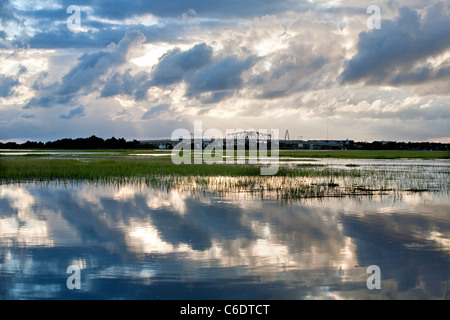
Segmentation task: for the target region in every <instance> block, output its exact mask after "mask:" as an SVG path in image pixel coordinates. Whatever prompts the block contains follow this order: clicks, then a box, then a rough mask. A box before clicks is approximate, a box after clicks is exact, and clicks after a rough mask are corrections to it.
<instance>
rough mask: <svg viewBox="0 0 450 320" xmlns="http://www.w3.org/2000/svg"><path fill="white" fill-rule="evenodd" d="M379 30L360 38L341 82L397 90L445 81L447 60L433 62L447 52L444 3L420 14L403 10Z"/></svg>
mask: <svg viewBox="0 0 450 320" xmlns="http://www.w3.org/2000/svg"><path fill="white" fill-rule="evenodd" d="M382 26H383V27H382V28H381V30H374V31H370V32H362V33H361V34H360V36H359V42H358V54H357V55H356V56H355V57H353V58H352V59H351V60H350V61H349V62H348V64H347V66H346V69H345V71H344V72H343V74H342V79H343V81H344V82H355V81H360V80H363V81H366V82H367V83H369V84H390V85H395V86H397V85H401V84H418V83H423V82H425V81H427V80H433V79H445V78H446V81H448V75H449V74H448V71H449V68H450V64H449V61H448V59H445V60H443V61H442V62H440V61H436V60H437V59H438V58H439V56H440V55H443V54H445V52H446V51H447V50H448V49H449V48H450V33H449V30H450V16H449V15H448V11H447V6H446V4H445V3H443V2H439V3H436V4H434V5H431V6H428V7H426V8H424V10H423V13H422V14H420V13H418V12H417V11H415V10H412V9H410V8H408V7H403V8H401V9H400V12H399V16H398V17H397V19H396V20H394V21H390V20H387V21H383V22H382Z"/></svg>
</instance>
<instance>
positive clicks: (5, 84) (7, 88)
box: [0, 74, 19, 98]
mask: <svg viewBox="0 0 450 320" xmlns="http://www.w3.org/2000/svg"><path fill="white" fill-rule="evenodd" d="M18 84H19V81H18V80H17V79H15V78H14V77H8V76H4V75H1V74H0V97H2V98H6V97H8V96H10V95H12V94H13V93H14V87H15V86H17V85H18Z"/></svg>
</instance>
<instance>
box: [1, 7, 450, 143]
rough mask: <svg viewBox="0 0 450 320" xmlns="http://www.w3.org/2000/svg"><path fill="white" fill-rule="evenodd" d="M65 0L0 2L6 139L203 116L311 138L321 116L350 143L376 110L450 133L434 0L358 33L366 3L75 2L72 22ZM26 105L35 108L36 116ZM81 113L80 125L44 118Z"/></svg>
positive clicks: (444, 35)
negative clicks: (72, 23) (76, 16)
mask: <svg viewBox="0 0 450 320" xmlns="http://www.w3.org/2000/svg"><path fill="white" fill-rule="evenodd" d="M72 4H74V3H73V1H71V0H52V1H45V0H33V1H32V2H27V1H22V0H20V1H18V0H14V1H12V0H11V1H8V0H6V1H3V2H1V4H0V13H1V15H0V20H1V22H0V60H1V61H0V74H3V76H0V98H2V99H0V100H2V101H3V102H5V103H4V104H3V105H1V106H0V113H2V116H1V117H0V133H1V135H2V136H8V137H12V138H13V136H14V135H15V134H18V135H23V134H25V133H28V134H31V132H34V133H33V134H35V135H40V134H42V135H43V134H46V135H47V136H50V135H53V137H54V138H59V137H58V132H59V133H61V132H66V131H65V130H66V129H67V128H69V127H70V128H71V129H70V130H71V131H70V132H71V133H73V134H74V135H75V136H80V135H84V134H85V132H86V131H89V133H92V134H95V133H96V132H98V131H97V130H100V129H98V128H100V127H101V130H102V132H104V133H105V134H106V136H111V135H112V134H114V135H117V136H118V135H121V136H123V135H125V132H126V133H128V134H130V137H131V138H135V137H133V135H139V136H140V137H143V138H149V137H152V136H153V137H156V136H161V134H162V133H160V132H159V131H164V134H163V135H164V136H166V135H167V134H168V136H170V133H171V131H172V130H173V129H174V126H176V127H179V125H180V122H181V121H183V124H185V127H188V126H189V125H190V122H192V121H194V120H204V121H211V123H214V124H217V126H218V125H219V124H218V123H220V125H222V126H223V127H221V129H225V128H227V127H228V128H230V127H234V126H236V125H240V126H242V127H247V126H249V125H250V126H256V127H261V126H263V127H264V126H278V127H279V128H280V129H282V130H284V129H285V128H287V127H290V129H291V130H292V131H293V130H294V129H292V128H296V130H297V133H295V132H292V135H296V134H297V135H303V136H304V137H305V138H308V133H310V135H309V137H310V138H318V137H321V136H323V135H322V134H321V132H322V131H321V130H322V129H320V128H321V125H322V123H323V119H324V118H325V117H327V118H329V119H330V121H332V120H335V121H337V122H339V125H340V128H341V131H342V135H347V137H349V138H354V139H357V138H358V137H359V136H360V133H361V132H364V131H366V132H369V129H368V128H369V127H368V126H367V124H368V123H370V121H371V120H374V121H379V122H381V121H383V123H385V127H383V128H384V129H383V130H385V131H386V135H388V127H389V126H390V125H391V126H393V127H395V129H396V131H394V130H393V129H392V130H391V132H393V133H394V134H395V135H397V136H402V137H406V136H408V135H412V133H411V134H410V133H409V132H407V131H408V130H410V129H409V128H410V127H409V126H408V124H410V123H411V122H414V121H417V124H416V126H415V128H416V129H417V128H418V127H419V126H420V124H422V125H423V127H424V128H423V129H421V131H420V132H422V133H423V136H424V137H426V132H431V133H432V134H433V136H436V134H435V133H434V132H433V130H435V129H436V128H439V129H436V130H439V131H440V132H439V134H438V136H442V137H448V136H449V135H450V132H449V131H448V130H449V129H448V128H447V127H448V123H447V125H446V126H445V123H444V124H442V123H443V122H445V121H447V122H448V118H449V117H450V115H449V114H448V112H447V111H446V110H447V109H446V106H448V99H449V92H450V82H449V81H448V80H447V79H448V78H449V75H450V62H449V58H448V57H449V54H450V53H449V49H450V46H449V43H450V40H449V33H448V30H450V24H449V15H448V8H447V6H446V4H445V3H444V2H442V0H441V1H436V0H411V1H410V0H408V1H406V0H398V1H391V0H381V1H380V2H379V4H378V5H379V6H380V7H381V9H382V18H383V21H382V29H381V30H367V28H366V20H367V18H368V17H369V15H367V12H366V9H367V6H368V3H367V1H361V0H352V1H345V2H344V1H333V2H329V1H328V2H324V1H306V0H305V1H297V0H282V1H275V0H273V1H272V0H269V1H264V5H261V1H258V0H249V1H241V0H230V1H209V0H175V1H169V2H161V1H144V0H137V1H135V2H133V5H130V2H129V1H125V0H117V1H114V3H112V2H111V1H109V0H98V1H94V2H93V1H88V0H78V1H77V3H76V4H77V5H79V6H80V7H81V11H82V12H81V14H82V28H81V30H79V31H78V32H72V31H71V30H69V29H68V28H67V26H66V20H67V18H68V17H69V15H68V14H67V12H66V8H67V7H68V6H69V5H72ZM21 66H22V71H21ZM368 85H370V86H368ZM409 97H411V98H414V99H416V100H414V99H413V100H414V101H415V102H411V101H412V100H411V101H410V100H408V98H409ZM5 98H6V99H5ZM84 106H89V107H88V108H89V109H91V108H92V109H94V108H95V112H89V113H87V112H85V111H86V109H85V108H84ZM150 106H152V107H150ZM21 108H25V109H30V108H35V110H33V116H34V117H31V116H27V115H23V113H24V112H23V110H22V109H21ZM169 110H170V112H168V111H169ZM77 117H83V126H84V127H83V128H81V127H80V126H75V124H73V121H55V124H59V125H60V127H59V129H58V128H57V127H55V126H48V121H49V120H48V119H50V118H52V119H54V120H58V119H62V120H68V119H76V118H77ZM55 118H56V119H55ZM439 118H440V119H441V120H438V119H439ZM167 119H171V120H170V121H169V120H167ZM142 120H145V121H142ZM355 120H358V121H355ZM402 120H403V121H405V124H403V125H402V126H399V125H398V123H399V122H400V121H402ZM21 121H22V122H23V123H22V122H21ZM438 121H441V122H439V124H436V123H437V122H438ZM74 122H76V121H74ZM379 122H378V123H377V125H378V124H379ZM357 123H359V124H357ZM362 123H363V124H362ZM13 124H14V126H13ZM377 125H375V124H374V125H372V126H371V128H372V129H371V130H372V131H370V132H369V133H368V134H367V136H365V138H366V137H368V138H369V139H370V137H371V135H372V136H375V134H374V131H375V130H378V129H377ZM25 126H27V127H26V128H25ZM32 126H34V127H32ZM71 126H73V127H71ZM21 127H22V128H23V130H19V129H16V128H21ZM50 127H51V128H50ZM344 128H345V130H344ZM366 128H367V129H366ZM52 130H53V131H54V132H56V133H55V134H53V133H51V131H52ZM113 130H115V131H114V132H112V131H113ZM351 130H355V131H354V132H356V133H355V134H356V136H354V135H353V134H352V132H351ZM109 131H111V132H110V133H108V132H109ZM121 132H123V134H121ZM347 132H348V134H347ZM401 132H403V134H400V133H401ZM361 134H362V133H361ZM430 136H431V135H430ZM378 137H379V136H378ZM344 138H345V136H344ZM386 139H395V137H386Z"/></svg>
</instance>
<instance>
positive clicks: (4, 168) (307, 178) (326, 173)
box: [0, 156, 450, 201]
mask: <svg viewBox="0 0 450 320" xmlns="http://www.w3.org/2000/svg"><path fill="white" fill-rule="evenodd" d="M52 181H60V182H61V183H66V182H73V181H75V182H76V181H83V182H88V183H94V184H95V183H100V184H114V185H125V184H130V183H131V184H142V185H146V186H151V187H156V188H159V189H165V190H167V189H179V190H183V191H188V192H212V193H216V194H224V193H236V194H248V195H252V196H259V197H262V198H276V199H282V200H286V201H287V200H291V199H302V198H318V197H319V198H320V197H346V196H371V195H377V194H386V193H392V192H393V193H401V192H431V191H433V192H447V193H448V189H449V188H448V187H449V186H450V167H448V166H442V167H439V168H437V170H431V171H430V170H426V166H416V167H414V166H413V167H410V168H409V169H408V170H404V168H403V167H395V166H372V167H364V168H362V167H354V166H347V167H345V168H336V167H333V166H328V165H323V164H300V165H297V166H286V167H280V169H279V172H278V174H277V175H276V176H271V177H263V176H260V168H259V167H258V166H255V165H236V164H234V165H225V164H224V165H207V164H200V165H196V164H192V165H175V164H173V163H172V161H171V160H170V159H166V158H163V159H161V158H151V159H149V158H145V159H142V158H135V157H123V156H122V157H120V156H111V157H106V158H105V157H102V156H99V157H88V158H83V159H77V160H74V159H69V158H56V159H53V158H50V159H44V158H42V157H4V158H0V184H7V183H22V182H39V183H46V182H52Z"/></svg>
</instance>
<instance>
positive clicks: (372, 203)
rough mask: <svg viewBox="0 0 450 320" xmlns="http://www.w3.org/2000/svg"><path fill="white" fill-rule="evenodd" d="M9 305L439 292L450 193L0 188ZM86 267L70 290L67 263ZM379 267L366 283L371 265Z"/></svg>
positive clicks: (1, 280)
mask: <svg viewBox="0 0 450 320" xmlns="http://www.w3.org/2000/svg"><path fill="white" fill-rule="evenodd" d="M0 244H1V246H0V298H3V299H289V300H291V299H446V298H449V296H450V287H449V281H450V271H449V270H450V201H449V195H448V193H447V192H444V193H436V192H421V193H417V192H404V193H403V194H402V197H400V198H399V197H397V196H394V195H392V194H387V195H375V196H371V197H345V198H322V199H304V200H299V201H291V202H289V203H283V202H281V201H277V200H274V199H261V197H259V196H254V195H253V196H252V195H251V194H248V193H245V192H234V193H233V192H231V193H229V194H220V195H218V194H214V193H209V192H203V193H202V192H200V193H199V192H195V193H192V192H189V191H186V190H179V189H172V190H166V189H164V188H160V189H158V188H153V187H149V186H145V185H141V184H131V183H130V184H122V185H111V184H107V185H101V184H92V183H81V182H77V183H75V182H66V183H61V182H51V183H45V184H43V183H25V184H8V185H1V186H0ZM70 265H77V266H79V267H80V268H81V290H69V289H68V288H67V286H66V280H67V278H68V277H69V276H70V274H66V270H67V267H68V266H70ZM370 265H378V266H379V267H380V269H381V289H380V290H369V289H368V288H367V285H366V280H367V278H368V277H369V276H370V275H369V274H367V273H366V271H367V267H368V266H370Z"/></svg>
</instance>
